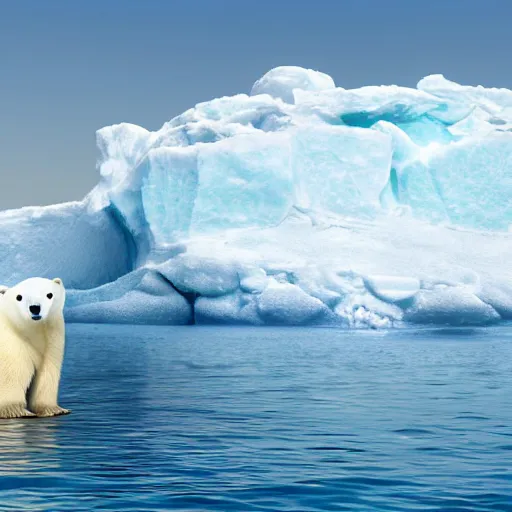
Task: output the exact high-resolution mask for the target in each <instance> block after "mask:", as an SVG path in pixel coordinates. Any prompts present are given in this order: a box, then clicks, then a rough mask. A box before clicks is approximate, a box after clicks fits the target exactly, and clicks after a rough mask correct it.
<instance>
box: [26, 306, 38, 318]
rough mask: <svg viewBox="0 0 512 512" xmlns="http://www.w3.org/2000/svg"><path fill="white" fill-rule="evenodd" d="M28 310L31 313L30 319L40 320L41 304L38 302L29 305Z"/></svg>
mask: <svg viewBox="0 0 512 512" xmlns="http://www.w3.org/2000/svg"><path fill="white" fill-rule="evenodd" d="M28 310H29V311H30V313H32V320H41V315H40V313H41V306H40V305H39V304H33V305H32V306H29V307H28Z"/></svg>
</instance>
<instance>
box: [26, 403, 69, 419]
mask: <svg viewBox="0 0 512 512" xmlns="http://www.w3.org/2000/svg"><path fill="white" fill-rule="evenodd" d="M33 410H34V412H35V413H36V416H37V417H38V418H48V417H50V416H62V415H64V414H69V413H70V412H71V411H70V410H69V409H64V408H62V407H60V406H58V405H43V406H40V407H34V408H33Z"/></svg>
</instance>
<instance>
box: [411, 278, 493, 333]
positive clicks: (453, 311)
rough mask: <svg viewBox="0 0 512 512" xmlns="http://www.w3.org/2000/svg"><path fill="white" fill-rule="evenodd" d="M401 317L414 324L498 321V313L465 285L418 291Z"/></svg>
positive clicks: (476, 323) (485, 322) (461, 323)
mask: <svg viewBox="0 0 512 512" xmlns="http://www.w3.org/2000/svg"><path fill="white" fill-rule="evenodd" d="M404 319H405V320H406V321H408V322H412V323H415V324H445V325H483V324H488V323H492V322H496V321H498V320H499V319H500V315H499V314H498V313H497V312H496V310H495V309H494V308H493V307H492V306H490V305H489V304H486V303H485V302H483V301H481V300H480V299H479V298H478V297H477V296H476V295H474V294H473V293H471V292H469V291H467V290H466V289H464V288H456V287H446V288H437V289H434V290H421V291H420V292H418V294H417V295H416V297H415V298H414V303H413V305H412V306H411V307H410V308H409V309H407V310H406V312H405V316H404Z"/></svg>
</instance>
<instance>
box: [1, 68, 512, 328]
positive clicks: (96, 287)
mask: <svg viewBox="0 0 512 512" xmlns="http://www.w3.org/2000/svg"><path fill="white" fill-rule="evenodd" d="M97 142H98V147H99V149H100V154H101V157H100V161H99V173H100V179H99V183H98V185H97V186H96V187H95V189H93V190H92V191H91V192H90V193H89V194H88V195H87V196H86V197H85V198H84V200H83V201H81V202H76V203H67V204H63V205H55V206H51V207H44V208H37V207H31V208H23V209H20V210H14V211H6V212H3V213H0V254H1V261H2V265H1V266H0V283H2V284H5V285H12V284H13V283H15V282H17V281H20V280H22V279H25V278H27V277H30V276H34V275H41V276H44V277H55V276H59V277H61V278H62V279H63V280H64V282H65V284H66V286H67V288H68V290H69V293H68V301H67V307H66V317H67V319H68V321H75V322H119V323H155V324H188V323H237V324H250V325H311V324H316V325H318V324H321V325H325V324H327V325H337V326H342V327H346V328H389V327H400V326H406V325H410V324H439V325H446V324H448V325H482V324H488V323H495V322H500V321H504V320H510V319H512V270H511V267H510V265H509V263H508V255H509V253H510V252H511V249H512V199H511V198H512V91H508V90H506V89H486V88H483V87H480V86H478V87H470V86H462V85H459V84H456V83H454V82H450V81H449V80H447V79H445V78H444V77H443V76H441V75H432V76H430V77H426V78H424V79H422V80H421V81H420V82H419V83H418V86H417V88H415V89H412V88H405V87H398V86H395V85H389V86H368V87H362V88H360V89H354V90H347V89H343V88H341V87H336V86H335V84H334V81H333V80H332V79H331V78H330V77H329V76H328V75H325V74H324V73H320V72H317V71H314V70H308V69H303V68H298V67H287V66H284V67H279V68H275V69H273V70H271V71H269V72H268V73H267V74H265V75H264V76H263V77H262V78H261V79H259V80H258V81H257V82H256V83H255V84H254V86H253V88H252V90H251V93H250V95H247V94H238V95H235V96H232V97H224V98H218V99H214V100H212V101H208V102H204V103H200V104H198V105H196V106H195V107H194V108H191V109H189V110H188V111H186V112H184V113H183V114H181V115H179V116H177V117H176V118H174V119H172V120H170V121H169V122H167V123H165V124H164V125H163V126H162V128H161V129H160V130H158V131H156V132H149V131H147V130H145V129H144V128H141V127H139V126H135V125H131V124H127V123H123V124H119V125H114V126H110V127H106V128H102V129H101V130H99V131H98V133H97Z"/></svg>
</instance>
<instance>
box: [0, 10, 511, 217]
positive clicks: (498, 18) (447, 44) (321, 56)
mask: <svg viewBox="0 0 512 512" xmlns="http://www.w3.org/2000/svg"><path fill="white" fill-rule="evenodd" d="M511 20H512V0H428V1H420V0H257V1H256V0H138V1H135V0H88V1H82V0H31V1H25V0H16V1H14V0H11V1H8V0H0V48H1V50H0V176H1V178H2V180H1V187H0V210H1V209H4V208H9V207H18V206H23V205H29V204H49V203H53V202H59V201H65V200H72V199H80V198H82V197H83V196H84V195H85V194H86V193H87V192H88V191H89V190H90V189H91V188H92V186H94V185H95V184H96V182H97V178H98V174H97V170H96V167H95V165H96V159H97V150H96V146H95V131H96V130H97V129H98V128H101V127H102V126H105V125H109V124H114V123H118V122H122V121H128V122H132V123H136V124H140V125H142V126H144V127H145V128H148V129H151V130H154V129H158V128H159V127H160V126H161V125H162V124H163V123H164V122H165V121H167V120H169V119H170V118H172V117H174V116H175V115H177V114H179V113H180V112H182V111H184V110H186V109H187V108H189V107H192V106H193V105H195V104H196V103H198V102H200V101H205V100H208V99H211V98H214V97H218V96H222V95H230V94H234V93H238V92H249V90H250V88H251V86H252V84H253V82H254V81H255V80H256V79H257V78H259V77H260V76H261V75H262V74H263V73H265V72H266V71H268V70H269V69H271V68H273V67H275V66H279V65H298V66H304V67H310V68H313V69H318V70H320V71H323V72H325V73H328V74H330V75H331V76H332V77H333V78H334V80H335V82H336V83H337V84H338V85H340V86H342V87H346V88H349V87H357V86H361V85H372V84H399V85H408V86H414V85H415V84H416V83H417V81H418V80H419V79H420V78H422V77H423V76H425V75H428V74H431V73H443V74H444V75H445V76H446V77H447V78H450V79H452V80H455V81H458V82H460V83H464V84H472V85H478V84H482V85H486V86H496V87H508V88H511V89H512V67H511V66H510V51H511V48H512V44H511V43H512V30H511V28H510V23H511Z"/></svg>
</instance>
